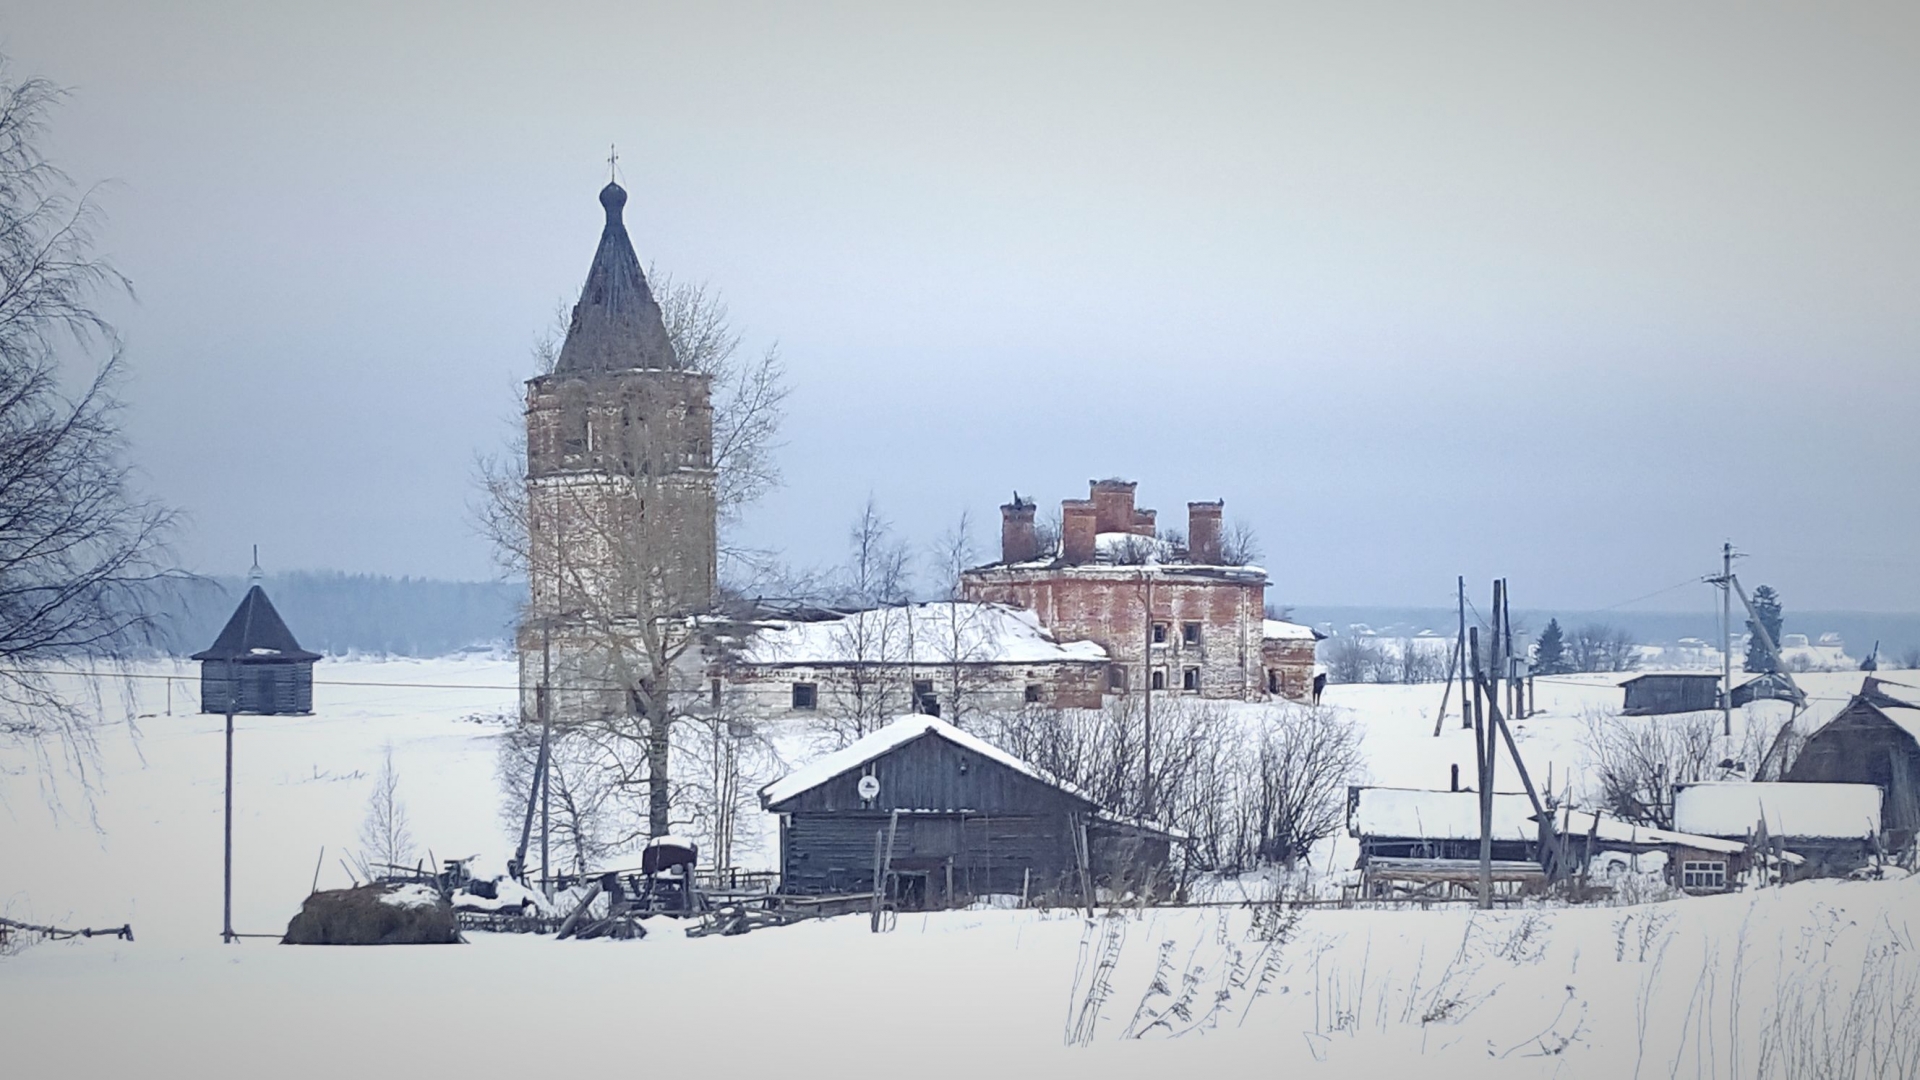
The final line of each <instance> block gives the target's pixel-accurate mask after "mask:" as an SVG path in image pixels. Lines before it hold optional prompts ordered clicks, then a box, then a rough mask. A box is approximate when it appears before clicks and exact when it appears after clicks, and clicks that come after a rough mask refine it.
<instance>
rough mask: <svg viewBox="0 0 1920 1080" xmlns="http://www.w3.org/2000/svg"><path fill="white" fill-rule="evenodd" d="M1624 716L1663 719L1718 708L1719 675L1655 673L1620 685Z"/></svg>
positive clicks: (1640, 676) (1637, 677) (1621, 710)
mask: <svg viewBox="0 0 1920 1080" xmlns="http://www.w3.org/2000/svg"><path fill="white" fill-rule="evenodd" d="M1620 685H1621V688H1622V689H1623V690H1625V691H1626V700H1625V702H1624V704H1623V705H1622V707H1621V709H1620V712H1621V714H1622V715H1625V716H1663V715H1666V714H1668V713H1683V712H1698V711H1700V710H1703V709H1717V708H1719V707H1720V676H1718V675H1708V674H1702V673H1700V672H1658V673H1649V674H1646V675H1639V676H1636V677H1634V678H1631V679H1628V680H1627V681H1626V682H1624V683H1621V684H1620Z"/></svg>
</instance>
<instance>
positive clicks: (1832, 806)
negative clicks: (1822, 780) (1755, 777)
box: [1673, 780, 1881, 878]
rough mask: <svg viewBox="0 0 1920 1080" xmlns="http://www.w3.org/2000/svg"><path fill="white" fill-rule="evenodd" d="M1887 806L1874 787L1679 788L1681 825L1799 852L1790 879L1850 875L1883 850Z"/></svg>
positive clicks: (1677, 823) (1677, 824) (1676, 812)
mask: <svg viewBox="0 0 1920 1080" xmlns="http://www.w3.org/2000/svg"><path fill="white" fill-rule="evenodd" d="M1880 804H1881V793H1880V789H1879V788H1877V787H1875V786H1873V785H1872V784H1817V783H1760V782H1748V781H1743V780H1733V781H1710V782H1706V783H1698V784H1681V785H1678V786H1676V787H1675V788H1674V789H1673V825H1674V829H1675V830H1676V831H1679V832H1685V833H1694V834H1696V835H1699V836H1711V837H1715V838H1718V839H1721V840H1740V841H1746V842H1749V843H1751V844H1753V845H1754V847H1755V848H1756V849H1757V850H1759V851H1762V852H1768V851H1775V850H1778V851H1784V852H1788V853H1791V854H1792V855H1793V856H1795V857H1796V858H1795V859H1794V860H1790V861H1794V862H1796V863H1797V865H1796V866H1795V867H1794V868H1793V870H1792V871H1791V872H1790V873H1789V874H1788V875H1787V876H1788V877H1790V878H1799V877H1844V876H1846V875H1847V874H1848V873H1850V872H1852V871H1853V870H1856V869H1858V868H1860V867H1862V866H1865V865H1866V864H1867V863H1868V861H1869V860H1870V859H1871V858H1872V857H1873V856H1874V855H1875V854H1876V852H1877V850H1878V849H1879V846H1880V840H1879V832H1880V820H1881V806H1880Z"/></svg>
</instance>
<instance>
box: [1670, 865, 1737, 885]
mask: <svg viewBox="0 0 1920 1080" xmlns="http://www.w3.org/2000/svg"><path fill="white" fill-rule="evenodd" d="M1680 887H1681V888H1683V889H1724V888H1726V887H1727V864H1726V863H1724V862H1705V861H1702V862H1693V861H1691V860H1689V861H1687V862H1683V863H1681V864H1680Z"/></svg>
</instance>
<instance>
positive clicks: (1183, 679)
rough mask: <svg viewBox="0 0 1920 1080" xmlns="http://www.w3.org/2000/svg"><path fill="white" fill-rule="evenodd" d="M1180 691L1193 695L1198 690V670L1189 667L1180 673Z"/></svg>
mask: <svg viewBox="0 0 1920 1080" xmlns="http://www.w3.org/2000/svg"><path fill="white" fill-rule="evenodd" d="M1180 689H1182V690H1185V691H1187V692H1188V693H1193V692H1195V691H1197V690H1199V689H1200V669H1199V668H1197V667H1190V668H1188V669H1186V670H1185V671H1182V672H1181V673H1180Z"/></svg>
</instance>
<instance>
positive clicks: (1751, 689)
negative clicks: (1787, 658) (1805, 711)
mask: <svg viewBox="0 0 1920 1080" xmlns="http://www.w3.org/2000/svg"><path fill="white" fill-rule="evenodd" d="M1731 700H1732V702H1733V707H1734V708H1736V709H1738V708H1741V707H1742V706H1746V705H1751V704H1753V703H1754V702H1756V701H1787V702H1792V703H1794V704H1799V705H1804V704H1806V695H1805V694H1803V693H1801V692H1800V688H1799V687H1797V686H1795V685H1794V682H1793V679H1792V678H1791V677H1789V676H1787V675H1785V674H1783V673H1781V672H1777V671H1770V672H1766V673H1764V674H1761V675H1756V676H1754V677H1753V678H1751V679H1748V680H1747V681H1746V682H1743V683H1741V684H1740V685H1738V686H1736V687H1734V688H1733V694H1732V695H1731Z"/></svg>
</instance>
